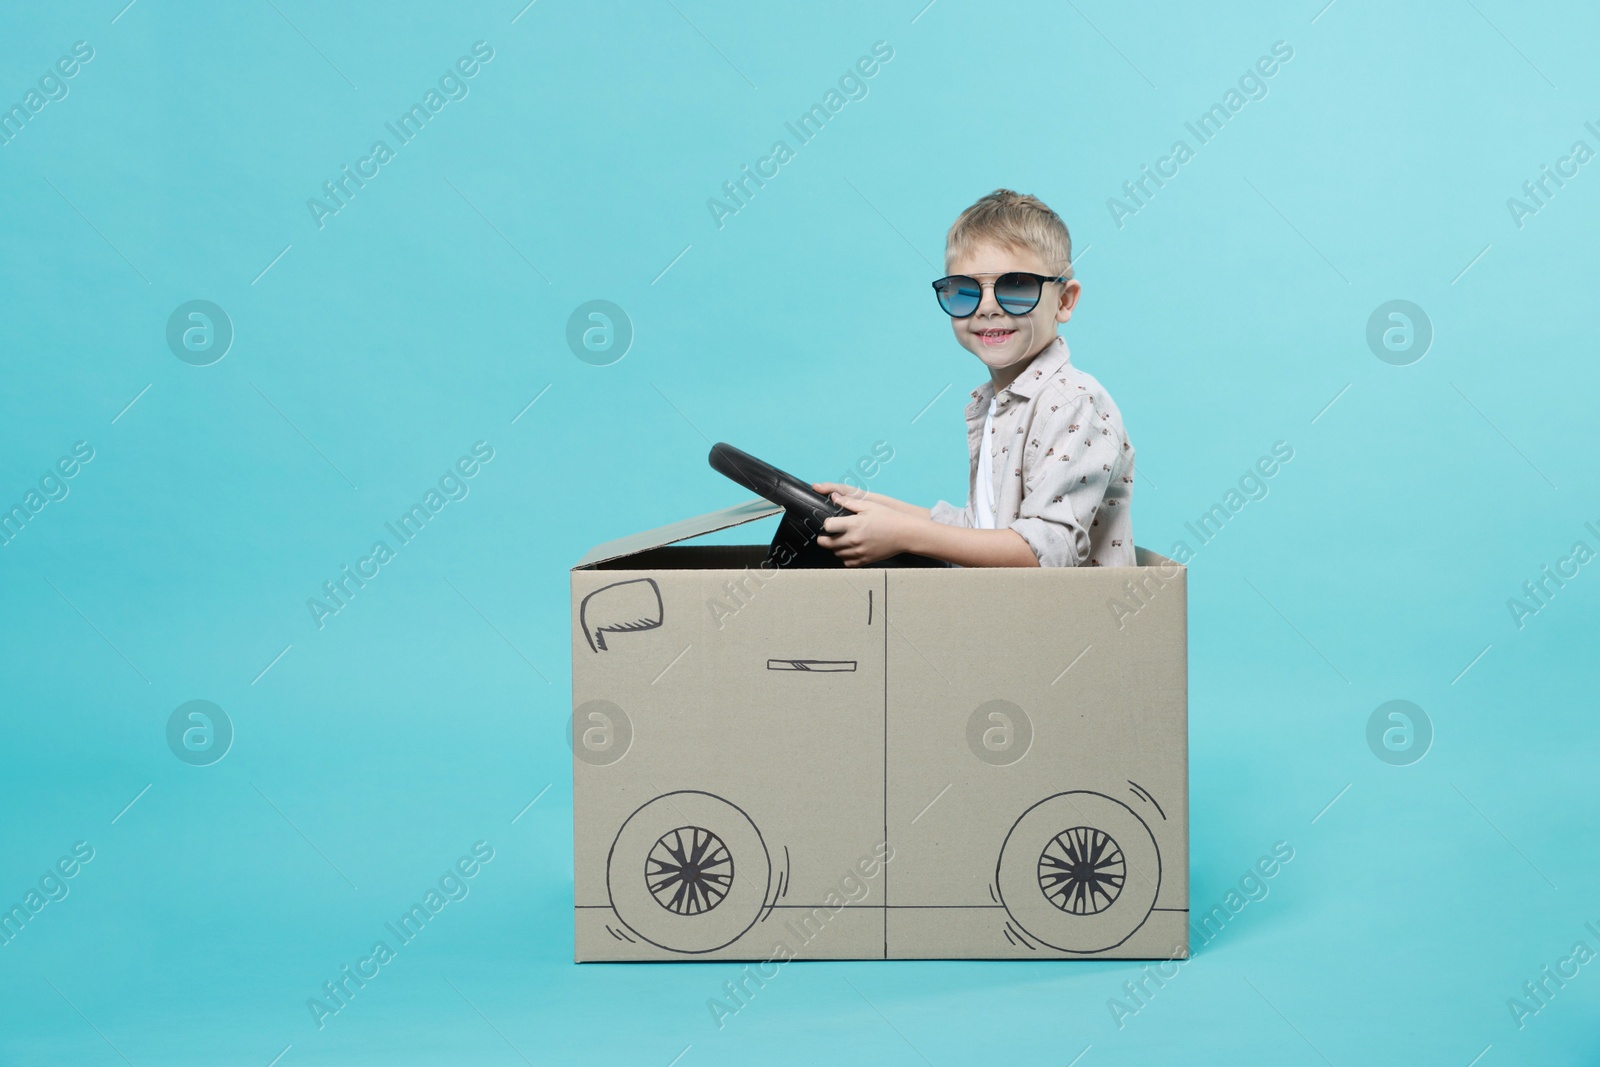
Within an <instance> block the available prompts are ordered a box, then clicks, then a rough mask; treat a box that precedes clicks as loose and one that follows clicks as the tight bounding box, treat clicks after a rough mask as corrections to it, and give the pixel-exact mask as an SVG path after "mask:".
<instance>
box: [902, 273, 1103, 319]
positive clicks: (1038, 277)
mask: <svg viewBox="0 0 1600 1067" xmlns="http://www.w3.org/2000/svg"><path fill="white" fill-rule="evenodd" d="M1013 275H1018V276H1021V277H1024V278H1032V279H1033V280H1034V281H1036V282H1038V283H1039V292H1038V293H1037V294H1035V295H1034V298H1033V303H1031V304H1029V305H1028V306H1027V307H1025V308H1023V309H1022V310H1020V311H1012V310H1011V309H1010V308H1008V307H1006V306H1005V305H1004V304H1000V297H999V296H996V297H995V298H994V302H995V303H996V304H1000V310H1002V311H1004V312H1005V313H1006V314H1007V315H1026V314H1028V313H1029V312H1031V311H1032V310H1033V309H1034V308H1036V307H1038V306H1039V301H1040V300H1042V299H1044V287H1045V284H1046V283H1048V282H1070V281H1071V280H1072V275H1071V274H1065V275H1058V276H1057V277H1054V278H1051V277H1047V276H1046V275H1043V274H1035V273H1033V272H1032V271H1027V270H1008V271H1006V272H1005V273H1004V274H996V275H994V276H993V278H992V279H991V280H990V281H988V282H985V281H984V280H983V278H986V277H989V276H988V275H983V276H982V277H980V276H977V275H972V274H947V275H945V276H944V277H943V278H940V279H938V280H937V281H935V282H933V283H932V285H933V293H934V296H935V298H938V297H939V286H940V285H941V284H942V283H944V282H949V281H954V280H955V279H957V278H969V279H971V280H972V281H974V282H976V283H977V284H978V302H977V303H976V304H974V305H972V310H971V311H969V312H967V313H966V314H965V315H957V314H956V313H955V312H953V311H951V310H950V309H949V308H947V307H945V306H944V300H943V299H939V310H940V311H943V312H944V313H945V314H946V315H949V316H950V317H951V318H952V319H970V318H972V316H974V315H976V314H977V313H978V308H980V307H982V306H983V290H984V286H985V285H987V286H988V288H989V291H990V292H994V290H995V286H997V285H999V284H1000V279H1001V278H1010V277H1012V276H1013Z"/></svg>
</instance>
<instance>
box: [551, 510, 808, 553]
mask: <svg viewBox="0 0 1600 1067" xmlns="http://www.w3.org/2000/svg"><path fill="white" fill-rule="evenodd" d="M782 510H783V509H782V508H780V507H778V505H776V504H774V503H772V502H770V501H767V500H761V499H759V498H757V499H755V500H747V501H745V502H744V503H743V504H734V505H733V506H731V507H726V508H720V509H718V510H716V511H711V512H707V513H706V514H704V515H696V516H695V517H694V518H692V519H683V520H680V521H678V522H674V523H669V524H667V525H666V526H658V527H656V528H655V529H654V530H644V531H642V532H640V533H636V534H630V535H628V536H627V537H619V538H617V540H615V541H607V542H606V543H605V544H603V545H596V546H595V547H594V548H591V549H590V550H589V551H588V552H586V553H584V556H583V558H582V559H580V560H579V561H578V566H579V567H590V566H593V565H594V564H596V563H604V562H605V561H607V560H612V559H617V558H619V557H621V556H631V555H633V554H634V553H635V552H643V551H644V550H645V549H648V548H658V547H660V546H661V545H670V544H672V543H673V542H675V541H687V540H688V539H689V538H691V537H699V536H700V535H702V534H708V533H714V532H716V531H717V530H725V529H727V528H728V527H730V526H738V525H740V524H742V523H746V522H753V521H755V520H756V519H764V518H766V517H767V516H769V515H776V514H777V513H778V512H780V511H782Z"/></svg>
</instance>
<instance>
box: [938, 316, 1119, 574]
mask: <svg viewBox="0 0 1600 1067" xmlns="http://www.w3.org/2000/svg"><path fill="white" fill-rule="evenodd" d="M992 398H995V392H994V385H993V383H991V382H984V383H983V385H982V386H980V387H979V388H977V389H974V390H973V391H972V402H971V403H970V404H968V405H967V410H966V417H967V448H968V452H969V454H970V455H971V457H972V463H971V470H970V472H969V475H968V479H967V485H968V495H967V506H966V507H965V508H964V509H963V508H956V507H953V506H951V505H950V504H947V503H945V502H944V501H943V500H941V501H939V502H938V503H937V504H935V505H934V506H933V508H932V518H933V520H934V521H935V522H942V523H944V524H946V525H948V526H967V527H971V526H974V525H976V509H975V507H974V506H973V503H972V500H973V497H974V495H975V494H976V493H977V491H978V463H979V462H980V461H983V462H988V463H991V464H993V466H992V467H991V471H992V472H993V478H994V489H995V506H994V517H995V525H996V526H997V527H998V528H999V529H1002V530H1005V529H1011V530H1015V531H1016V532H1017V533H1018V534H1020V535H1021V536H1022V539H1023V540H1025V541H1027V542H1028V545H1029V547H1030V548H1032V549H1033V552H1034V555H1036V556H1038V557H1039V565H1040V566H1041V567H1080V566H1089V567H1132V566H1133V565H1134V555H1133V523H1132V517H1131V515H1130V514H1129V505H1130V504H1131V503H1132V502H1133V445H1132V444H1131V443H1130V442H1129V441H1128V434H1127V431H1126V430H1124V429H1123V426H1122V413H1121V412H1119V411H1118V410H1117V405H1116V404H1115V403H1113V402H1112V400H1111V396H1110V394H1109V393H1107V392H1106V391H1105V388H1104V387H1103V386H1101V384H1100V383H1099V382H1098V381H1096V380H1095V379H1094V378H1093V377H1092V376H1090V375H1088V374H1085V373H1084V372H1083V371H1081V370H1078V369H1077V368H1076V367H1074V366H1073V365H1072V363H1071V354H1070V353H1069V352H1068V351H1067V344H1066V342H1065V341H1063V340H1062V339H1061V338H1060V337H1057V338H1056V339H1055V341H1054V343H1052V344H1051V345H1050V346H1049V347H1047V348H1045V349H1044V351H1042V352H1040V353H1039V354H1038V355H1037V356H1035V357H1034V358H1033V362H1032V363H1030V364H1029V365H1028V366H1027V368H1026V369H1024V370H1023V372H1022V373H1021V374H1019V375H1017V378H1016V380H1015V381H1013V382H1012V383H1011V384H1010V385H1008V386H1007V387H1006V388H1004V389H1002V390H1001V391H1000V395H999V397H998V398H997V399H996V404H995V414H994V426H993V429H992V431H991V433H990V435H989V440H988V441H984V440H983V436H984V434H983V424H984V417H985V415H986V414H987V413H988V410H989V401H990V399H992Z"/></svg>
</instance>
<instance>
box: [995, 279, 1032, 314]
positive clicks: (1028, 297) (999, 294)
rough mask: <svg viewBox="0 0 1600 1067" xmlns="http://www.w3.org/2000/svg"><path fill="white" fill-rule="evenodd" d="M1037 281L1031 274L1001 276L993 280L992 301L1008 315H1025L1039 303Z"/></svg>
mask: <svg viewBox="0 0 1600 1067" xmlns="http://www.w3.org/2000/svg"><path fill="white" fill-rule="evenodd" d="M1039 291H1040V286H1039V279H1038V278H1036V277H1034V276H1033V275H1032V274H1002V275H1001V276H1000V277H999V278H996V279H995V283H994V299H995V302H996V303H997V304H999V305H1000V306H1001V308H1003V309H1004V310H1005V311H1006V312H1007V313H1008V314H1011V315H1025V314H1027V313H1028V312H1030V311H1032V310H1033V309H1034V307H1035V306H1037V305H1038V303H1039Z"/></svg>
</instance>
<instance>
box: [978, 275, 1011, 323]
mask: <svg viewBox="0 0 1600 1067" xmlns="http://www.w3.org/2000/svg"><path fill="white" fill-rule="evenodd" d="M979 288H980V290H981V291H982V293H983V296H982V297H981V298H980V299H979V300H978V310H977V312H976V314H978V315H1004V314H1005V313H1006V312H1005V309H1004V308H1002V307H1001V306H1000V302H999V301H998V300H996V299H995V298H994V283H993V282H987V283H982V284H980V286H979Z"/></svg>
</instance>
